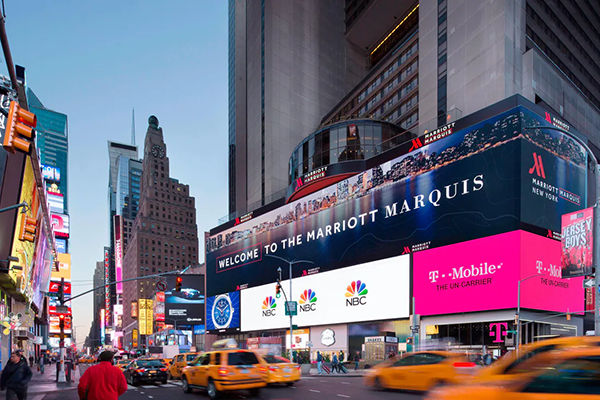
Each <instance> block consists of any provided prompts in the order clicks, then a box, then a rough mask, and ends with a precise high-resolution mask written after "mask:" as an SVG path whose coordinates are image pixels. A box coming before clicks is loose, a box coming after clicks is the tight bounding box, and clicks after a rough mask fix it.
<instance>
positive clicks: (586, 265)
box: [561, 182, 600, 278]
mask: <svg viewBox="0 0 600 400" xmlns="http://www.w3.org/2000/svg"><path fill="white" fill-rule="evenodd" d="M599 184H600V182H599ZM561 232H562V235H561V236H562V240H561V245H562V254H561V269H562V276H563V277H565V278H566V277H575V276H585V275H592V268H593V267H594V208H592V207H590V208H586V209H585V210H581V211H576V212H574V213H569V214H565V215H563V216H562V231H561Z"/></svg>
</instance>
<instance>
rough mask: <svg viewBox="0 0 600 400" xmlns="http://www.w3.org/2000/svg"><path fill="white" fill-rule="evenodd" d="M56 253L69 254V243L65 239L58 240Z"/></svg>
mask: <svg viewBox="0 0 600 400" xmlns="http://www.w3.org/2000/svg"><path fill="white" fill-rule="evenodd" d="M56 251H57V252H59V253H63V254H64V253H66V252H67V241H66V240H65V239H56Z"/></svg>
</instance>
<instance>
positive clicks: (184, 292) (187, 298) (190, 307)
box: [165, 275, 204, 325]
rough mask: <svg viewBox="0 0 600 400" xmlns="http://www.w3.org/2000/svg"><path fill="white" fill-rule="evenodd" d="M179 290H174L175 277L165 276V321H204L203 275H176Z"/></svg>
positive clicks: (194, 322) (195, 322) (197, 322)
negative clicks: (179, 280)
mask: <svg viewBox="0 0 600 400" xmlns="http://www.w3.org/2000/svg"><path fill="white" fill-rule="evenodd" d="M178 276H179V277H181V278H182V280H181V291H179V292H176V291H175V277H174V276H172V275H170V276H167V277H166V279H167V285H168V286H167V291H165V313H166V316H165V318H166V322H168V323H173V322H174V321H177V322H180V323H181V322H189V323H190V325H192V324H196V325H198V324H199V323H204V275H178Z"/></svg>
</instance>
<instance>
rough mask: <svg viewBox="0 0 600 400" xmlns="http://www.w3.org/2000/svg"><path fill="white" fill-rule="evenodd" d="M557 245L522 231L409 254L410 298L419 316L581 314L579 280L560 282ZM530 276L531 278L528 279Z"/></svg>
mask: <svg viewBox="0 0 600 400" xmlns="http://www.w3.org/2000/svg"><path fill="white" fill-rule="evenodd" d="M560 254H561V246H560V242H558V241H555V240H552V239H547V238H544V237H541V236H538V235H534V234H531V233H528V232H523V231H514V232H509V233H504V234H501V235H496V236H490V237H486V238H482V239H476V240H471V241H468V242H463V243H458V244H454V245H451V246H444V247H440V248H436V249H432V250H427V251H422V252H417V253H415V254H414V259H413V260H414V261H413V262H414V267H413V283H414V285H413V293H414V296H415V307H416V312H417V313H418V314H420V315H436V314H452V313H462V312H471V311H486V310H498V309H505V308H515V307H516V306H517V290H518V289H517V288H518V282H519V280H523V279H526V278H529V279H527V280H525V281H522V283H521V307H522V308H532V309H539V310H547V311H556V312H566V311H571V312H576V311H581V310H582V309H583V287H582V283H581V280H582V278H572V279H562V278H561V277H560ZM530 277H531V278H530Z"/></svg>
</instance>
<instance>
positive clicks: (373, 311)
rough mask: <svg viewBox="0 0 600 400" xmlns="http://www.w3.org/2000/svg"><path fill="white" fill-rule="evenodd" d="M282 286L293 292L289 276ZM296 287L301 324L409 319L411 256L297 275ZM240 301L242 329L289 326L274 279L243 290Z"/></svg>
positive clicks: (296, 320) (294, 299) (296, 319)
mask: <svg viewBox="0 0 600 400" xmlns="http://www.w3.org/2000/svg"><path fill="white" fill-rule="evenodd" d="M281 285H282V286H283V289H284V290H285V291H286V292H287V293H288V296H289V291H288V290H289V280H287V281H282V283H281ZM292 290H293V292H292V300H293V301H297V302H298V315H297V316H295V317H294V324H297V325H298V326H315V325H328V324H336V323H345V322H350V321H354V322H356V321H373V320H384V319H399V318H408V315H409V295H410V255H403V256H397V257H392V258H386V259H383V260H377V261H372V262H369V263H365V264H360V265H355V266H352V267H347V268H342V269H338V270H335V271H329V272H325V273H321V274H316V275H308V276H305V277H300V278H294V279H293V282H292ZM241 301H242V304H243V310H242V331H244V332H246V331H254V330H261V329H280V328H285V327H286V326H289V316H286V315H285V308H284V307H285V301H284V298H283V296H282V297H280V298H277V297H276V296H275V285H274V284H269V285H263V286H259V287H255V288H249V289H244V290H242V291H241ZM392 304H393V306H391V305H392Z"/></svg>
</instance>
